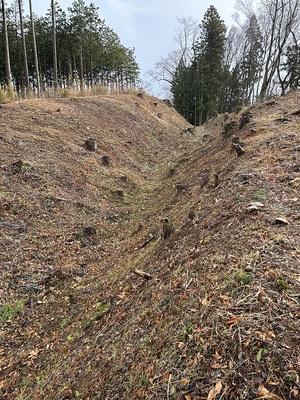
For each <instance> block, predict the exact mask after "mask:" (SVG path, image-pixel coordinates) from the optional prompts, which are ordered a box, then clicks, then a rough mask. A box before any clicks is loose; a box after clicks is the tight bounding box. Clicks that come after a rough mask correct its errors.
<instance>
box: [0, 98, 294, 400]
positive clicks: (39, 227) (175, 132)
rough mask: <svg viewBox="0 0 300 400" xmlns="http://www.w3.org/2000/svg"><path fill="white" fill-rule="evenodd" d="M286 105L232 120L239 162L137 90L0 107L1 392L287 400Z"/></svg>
mask: <svg viewBox="0 0 300 400" xmlns="http://www.w3.org/2000/svg"><path fill="white" fill-rule="evenodd" d="M156 103H157V104H156ZM299 109H300V104H299V98H298V94H297V93H292V94H289V95H288V96H286V97H284V98H280V99H275V101H271V102H266V103H264V104H258V105H255V106H253V107H251V108H250V109H248V110H242V111H241V112H240V113H239V114H235V115H230V116H229V121H234V120H236V121H240V119H241V117H242V113H243V112H248V113H250V115H251V116H250V120H249V121H248V122H247V123H246V124H245V126H243V127H242V128H241V129H240V130H239V131H238V135H239V138H240V141H241V142H242V146H243V148H244V150H245V154H244V155H242V156H241V157H237V155H236V153H235V152H234V151H233V152H232V151H231V139H230V138H227V139H224V138H223V136H222V134H221V132H222V130H223V122H224V119H223V116H220V117H218V118H217V119H215V120H213V121H210V122H209V123H207V124H206V125H204V126H203V127H201V128H198V129H197V131H196V133H195V135H191V134H190V133H188V132H186V131H185V129H186V128H187V124H186V122H185V121H184V120H183V119H182V118H181V117H180V116H178V115H177V114H176V113H175V111H174V110H173V109H172V108H170V107H168V105H167V104H165V103H164V102H162V101H159V100H157V99H154V98H150V97H147V96H144V97H143V98H142V97H139V96H128V95H127V96H124V95H123V96H120V95H119V96H101V97H99V98H93V99H82V100H81V99H78V98H77V99H68V100H60V101H52V100H51V101H47V102H46V101H45V102H43V101H39V102H38V101H24V102H20V103H11V104H8V105H4V106H3V107H2V109H1V110H0V113H1V122H0V145H1V165H0V167H1V181H0V184H1V193H0V210H1V221H0V228H1V231H0V232H1V244H0V252H1V287H0V288H1V308H0V317H1V320H2V328H1V331H0V346H1V347H0V390H1V396H2V397H3V398H4V399H19V400H21V399H30V400H31V399H53V400H54V399H55V400H58V399H99V400H100V399H101V400H102V399H103V400H104V399H110V400H111V399H182V400H184V399H187V400H190V399H193V400H196V399H198V400H199V399H255V398H271V399H297V398H299V395H300V394H299V390H300V387H299V374H300V353H299V345H300V340H299V337H300V329H299V328H300V313H299V296H300V291H299V287H300V274H299V256H300V247H299V246H300V228H299V223H300V222H299V221H300V206H299V197H300V196H299V192H300V189H299V187H300V173H299V172H300V160H299V158H300V157H299V151H300V135H299V114H300V112H299ZM88 137H92V138H95V139H97V143H98V149H97V151H96V152H95V153H93V152H88V151H87V150H86V149H85V148H84V146H83V144H84V141H85V140H86V139H87V138H88ZM103 155H108V156H109V157H110V160H111V165H110V166H108V167H107V166H104V165H103V164H102V156H103ZM18 161H21V163H20V162H19V163H18ZM16 163H17V164H16ZM215 173H218V176H219V184H218V185H217V186H216V185H214V182H213V178H212V177H213V174H215ZM207 175H208V176H209V177H210V180H209V181H208V183H207V182H206V180H205V179H204V177H205V176H207ZM205 182H206V184H205ZM253 202H259V203H261V205H259V206H258V207H257V210H254V211H249V209H248V208H249V206H250V204H251V203H253ZM166 215H167V216H169V217H170V218H171V219H172V221H173V222H174V226H175V231H174V233H173V234H172V236H171V237H170V239H169V240H168V241H166V242H162V241H161V240H160V222H159V220H160V218H161V217H162V216H166ZM277 218H279V219H277ZM280 218H281V219H280ZM276 219H277V220H276ZM286 222H287V223H286ZM135 269H139V270H142V271H145V272H147V273H149V274H151V276H152V279H150V280H146V279H143V278H142V277H140V276H138V275H136V274H134V273H133V272H134V270H135Z"/></svg>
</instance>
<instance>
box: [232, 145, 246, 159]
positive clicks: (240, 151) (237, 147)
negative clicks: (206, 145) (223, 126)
mask: <svg viewBox="0 0 300 400" xmlns="http://www.w3.org/2000/svg"><path fill="white" fill-rule="evenodd" d="M232 146H233V148H234V149H235V151H236V154H237V156H238V157H240V156H242V155H243V154H245V150H244V149H243V148H242V146H241V145H239V144H237V143H232Z"/></svg>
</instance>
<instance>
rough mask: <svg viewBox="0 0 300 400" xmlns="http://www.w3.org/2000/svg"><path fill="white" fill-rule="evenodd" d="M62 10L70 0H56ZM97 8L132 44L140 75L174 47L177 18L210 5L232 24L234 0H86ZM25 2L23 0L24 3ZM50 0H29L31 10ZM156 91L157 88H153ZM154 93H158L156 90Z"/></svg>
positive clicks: (198, 13) (40, 10)
mask: <svg viewBox="0 0 300 400" xmlns="http://www.w3.org/2000/svg"><path fill="white" fill-rule="evenodd" d="M57 2H58V4H59V5H60V6H61V8H62V9H63V10H64V11H67V8H68V7H70V6H71V5H72V3H73V0H57ZM91 2H92V3H94V4H95V5H96V6H97V7H99V15H100V18H101V19H105V22H106V25H107V26H109V27H110V28H112V29H113V30H114V31H115V32H116V33H117V34H118V36H119V37H120V40H121V43H122V44H123V45H124V46H126V47H134V48H135V55H136V60H137V63H138V65H139V67H140V69H141V78H142V79H145V78H146V77H145V75H144V74H145V73H146V71H148V70H151V69H153V68H154V66H155V63H156V62H158V61H159V60H160V59H161V58H162V57H165V56H167V54H168V53H169V52H170V51H172V50H175V49H176V48H177V44H176V43H175V41H174V39H173V38H174V35H175V30H176V28H178V27H179V24H178V21H177V19H176V18H177V17H189V16H192V17H193V18H194V19H197V20H199V22H201V21H202V19H203V16H204V13H205V11H206V10H207V9H208V7H209V6H210V5H213V6H215V7H216V9H217V10H218V12H219V14H220V17H221V18H222V19H223V20H224V21H225V24H226V26H227V27H230V26H231V25H232V24H233V20H232V18H231V16H232V14H233V13H234V11H235V10H234V4H235V0H214V1H213V0H94V1H91V0H86V1H85V3H86V4H87V5H89V4H90V3H91ZM26 3H27V1H26V0H24V4H26ZM50 4H51V1H50V0H46V1H45V0H42V1H41V0H32V5H33V11H34V12H35V13H36V14H37V15H39V16H41V15H45V13H46V11H47V9H49V8H50ZM155 90H156V91H157V90H158V89H155ZM155 90H154V94H155V95H158V94H159V93H155Z"/></svg>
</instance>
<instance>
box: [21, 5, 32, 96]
mask: <svg viewBox="0 0 300 400" xmlns="http://www.w3.org/2000/svg"><path fill="white" fill-rule="evenodd" d="M18 4H19V14H20V27H21V37H22V45H23V63H24V75H25V88H26V89H27V90H28V89H29V71H28V61H27V50H26V39H25V32H24V22H23V10H22V0H18ZM25 97H26V96H25Z"/></svg>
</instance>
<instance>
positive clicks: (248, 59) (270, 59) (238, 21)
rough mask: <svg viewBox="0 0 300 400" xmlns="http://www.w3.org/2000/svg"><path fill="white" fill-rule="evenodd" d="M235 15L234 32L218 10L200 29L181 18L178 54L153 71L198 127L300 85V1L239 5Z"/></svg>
mask: <svg viewBox="0 0 300 400" xmlns="http://www.w3.org/2000/svg"><path fill="white" fill-rule="evenodd" d="M235 9H236V13H235V14H234V20H235V23H234V24H233V26H232V27H231V28H230V29H227V27H226V26H225V23H224V21H223V20H222V19H221V17H220V15H219V13H218V11H217V9H216V8H215V7H214V6H210V7H209V8H208V9H207V11H206V13H205V15H204V18H203V20H202V22H201V23H200V24H199V22H198V21H196V20H195V19H194V18H192V17H190V18H186V17H185V18H179V19H178V22H179V28H178V30H177V31H176V36H175V40H176V42H177V44H178V48H177V49H176V50H174V51H172V52H170V53H169V54H168V55H167V56H166V57H164V58H162V59H161V60H160V61H159V62H158V63H156V65H155V68H154V69H153V70H152V71H150V75H151V76H152V78H154V79H156V80H158V81H165V82H166V83H167V85H168V87H169V88H170V90H171V93H172V96H173V101H174V105H175V107H176V109H177V111H179V112H180V113H181V114H182V115H183V116H184V117H185V118H186V119H187V120H188V121H189V122H190V123H192V124H194V125H201V124H202V123H204V122H206V121H207V120H208V119H209V118H211V117H213V116H214V115H216V114H218V113H224V112H231V111H233V110H235V109H236V108H237V107H241V106H247V105H250V104H252V103H254V102H256V101H260V100H264V99H266V98H270V97H273V96H278V95H285V94H286V93H287V92H288V91H289V90H293V89H297V88H298V87H299V85H300V3H299V1H298V0H290V1H286V0H258V1H256V2H254V1H253V0H237V1H236V6H235Z"/></svg>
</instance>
